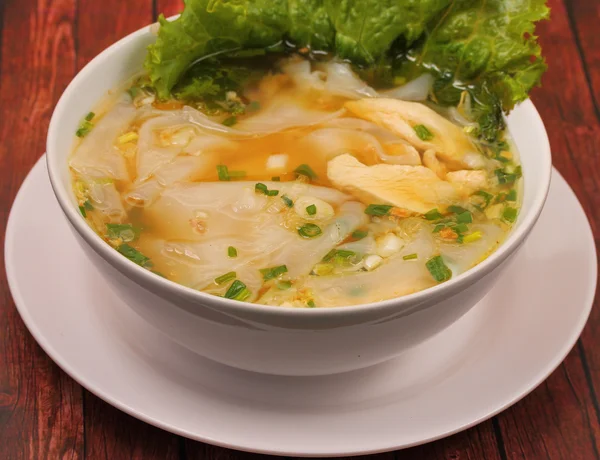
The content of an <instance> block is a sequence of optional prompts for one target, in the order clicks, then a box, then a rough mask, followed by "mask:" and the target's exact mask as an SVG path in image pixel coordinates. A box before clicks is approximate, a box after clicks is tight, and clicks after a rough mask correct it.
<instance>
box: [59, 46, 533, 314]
mask: <svg viewBox="0 0 600 460" xmlns="http://www.w3.org/2000/svg"><path fill="white" fill-rule="evenodd" d="M249 66H250V67H249V68H250V71H249V72H248V73H247V76H250V75H251V77H248V78H246V79H245V80H244V83H243V85H242V86H241V87H240V88H238V89H237V90H236V91H234V90H227V88H225V89H226V90H227V91H225V93H224V94H222V95H221V96H222V97H221V99H220V100H218V101H216V100H215V98H212V97H210V96H207V97H205V98H199V99H195V100H193V101H192V100H188V101H186V102H182V100H181V98H176V97H173V98H170V99H167V100H164V99H162V100H159V99H158V98H157V97H156V95H155V93H154V91H153V90H152V88H150V87H149V86H148V83H147V80H146V79H145V77H144V76H141V77H138V78H134V79H132V80H131V81H130V82H127V83H126V84H125V85H124V86H123V88H121V89H118V90H115V91H114V92H113V93H112V94H110V95H108V96H107V98H106V100H104V101H102V102H101V103H100V104H99V106H98V108H97V109H96V110H95V112H94V113H90V114H89V115H88V116H87V117H86V118H85V119H84V120H83V121H82V124H81V126H80V128H79V130H78V132H77V137H76V142H75V146H74V149H73V152H72V154H71V156H70V159H69V167H70V171H71V173H72V178H73V190H74V194H75V196H76V199H77V200H78V203H79V208H80V211H81V214H82V216H83V218H85V219H86V221H87V222H88V224H89V225H90V226H91V227H92V228H93V229H94V230H95V231H96V232H97V233H98V235H100V236H101V237H102V238H103V239H104V240H105V241H106V242H107V243H108V244H110V245H111V246H113V247H114V248H115V250H116V251H118V252H119V253H121V254H122V255H123V256H124V257H126V258H128V259H129V260H131V261H133V262H134V263H136V264H138V265H140V266H142V267H144V268H146V269H148V270H150V271H151V272H152V273H154V274H155V275H156V276H162V277H164V278H167V279H169V280H172V281H174V282H176V283H179V284H182V285H184V286H187V287H190V288H193V289H197V290H199V291H203V292H206V293H209V294H213V295H218V296H224V297H226V298H229V299H235V300H239V301H246V302H253V303H258V304H265V305H275V306H287V307H306V308H314V307H335V306H344V305H354V304H363V303H369V302H376V301H380V300H385V299H390V298H394V297H399V296H403V295H407V294H411V293H414V292H417V291H420V290H423V289H426V288H429V287H431V286H435V285H436V284H438V283H442V282H445V281H447V280H449V279H451V278H452V277H456V276H458V275H460V274H461V273H463V272H465V271H467V270H469V269H470V268H471V267H473V266H474V265H476V264H478V263H480V262H481V261H482V260H484V259H485V258H486V257H488V256H489V255H490V254H491V253H492V252H493V251H494V250H495V249H496V248H497V247H498V245H499V244H501V242H502V241H503V240H504V238H505V237H506V235H507V234H508V232H510V229H511V226H512V225H513V224H514V223H515V221H516V218H517V215H518V210H519V202H520V198H521V196H520V195H521V193H520V190H521V188H520V180H521V179H520V177H521V169H520V166H519V159H518V154H517V151H516V149H515V147H514V145H512V143H511V142H510V139H509V138H508V137H507V134H505V136H504V138H503V141H502V142H497V143H494V144H490V143H487V142H485V141H483V140H481V138H480V137H475V136H473V135H471V132H472V130H473V129H474V126H473V124H472V123H470V122H468V121H467V119H466V118H465V117H464V116H463V114H462V110H464V109H465V108H467V107H468V104H469V95H468V93H467V92H464V94H463V100H462V101H461V105H459V107H458V108H456V107H454V108H447V107H442V106H438V105H436V104H435V103H433V102H432V101H422V102H417V101H415V100H414V99H426V97H425V98H423V97H422V96H419V94H421V93H423V92H424V94H425V95H426V94H427V93H428V91H429V90H430V84H431V81H430V79H429V78H428V76H427V75H424V76H423V77H419V78H418V79H417V80H414V81H412V82H410V83H408V84H404V85H397V87H391V88H389V87H388V88H385V89H382V88H376V87H374V86H371V85H369V84H368V83H367V82H365V81H363V80H362V79H361V77H360V76H359V74H358V73H357V72H355V71H354V70H353V68H352V67H351V66H350V65H349V64H347V63H343V62H341V61H338V60H336V59H335V58H332V57H327V58H321V59H319V60H314V59H308V58H307V57H306V56H304V55H302V54H301V53H294V54H293V55H285V56H281V55H279V56H277V58H270V59H269V60H261V61H260V62H258V63H256V64H252V63H250V64H249ZM222 91H223V90H222ZM415 95H416V96H415ZM407 99H408V100H407ZM410 99H413V100H410Z"/></svg>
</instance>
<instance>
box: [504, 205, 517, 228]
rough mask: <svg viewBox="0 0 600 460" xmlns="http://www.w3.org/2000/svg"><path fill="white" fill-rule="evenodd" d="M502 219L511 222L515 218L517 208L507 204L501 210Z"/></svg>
mask: <svg viewBox="0 0 600 460" xmlns="http://www.w3.org/2000/svg"><path fill="white" fill-rule="evenodd" d="M502 219H503V220H505V221H506V222H510V223H511V224H512V223H514V222H515V220H517V209H516V208H512V207H510V206H507V207H506V208H504V211H503V212H502Z"/></svg>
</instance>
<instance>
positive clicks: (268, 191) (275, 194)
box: [265, 190, 279, 196]
mask: <svg viewBox="0 0 600 460" xmlns="http://www.w3.org/2000/svg"><path fill="white" fill-rule="evenodd" d="M265 195H267V196H277V195H279V190H267V191H266V192H265Z"/></svg>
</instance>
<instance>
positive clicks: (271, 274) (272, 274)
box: [259, 265, 288, 281]
mask: <svg viewBox="0 0 600 460" xmlns="http://www.w3.org/2000/svg"><path fill="white" fill-rule="evenodd" d="M259 271H260V272H261V273H262V276H263V280H264V281H269V280H272V279H273V278H277V277H278V276H279V275H283V274H284V273H287V271H288V269H287V266H285V265H279V266H277V267H270V268H261V269H260V270H259Z"/></svg>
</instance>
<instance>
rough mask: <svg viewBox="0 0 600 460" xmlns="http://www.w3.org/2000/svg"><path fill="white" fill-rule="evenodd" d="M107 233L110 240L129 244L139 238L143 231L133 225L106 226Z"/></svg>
mask: <svg viewBox="0 0 600 460" xmlns="http://www.w3.org/2000/svg"><path fill="white" fill-rule="evenodd" d="M106 231H107V236H108V237H109V238H111V239H116V238H121V239H122V240H123V241H125V242H128V241H133V240H135V239H137V238H139V236H140V231H141V229H140V228H138V227H134V226H133V225H131V224H106Z"/></svg>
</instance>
